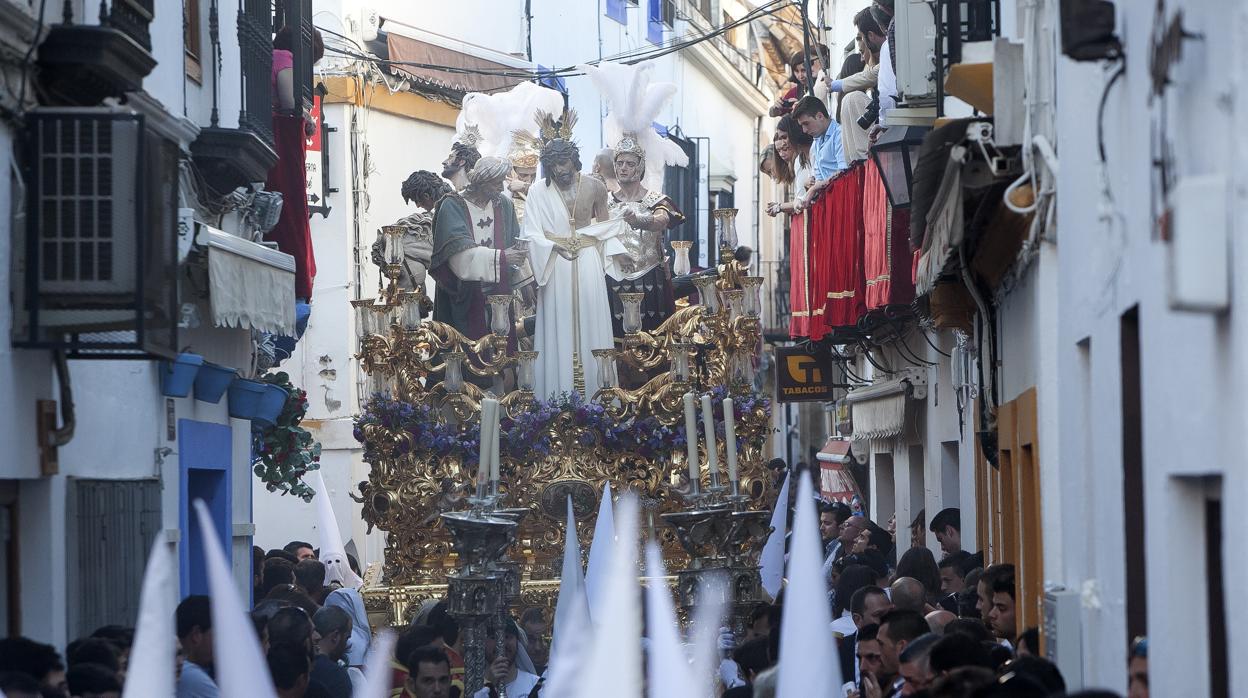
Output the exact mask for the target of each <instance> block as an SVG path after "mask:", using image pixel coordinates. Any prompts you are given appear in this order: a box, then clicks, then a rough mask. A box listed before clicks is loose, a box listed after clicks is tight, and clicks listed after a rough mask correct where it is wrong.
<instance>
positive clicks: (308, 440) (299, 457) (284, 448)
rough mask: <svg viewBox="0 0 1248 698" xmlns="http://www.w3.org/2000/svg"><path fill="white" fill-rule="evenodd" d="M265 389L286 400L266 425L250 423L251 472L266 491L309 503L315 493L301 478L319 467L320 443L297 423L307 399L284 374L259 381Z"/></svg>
mask: <svg viewBox="0 0 1248 698" xmlns="http://www.w3.org/2000/svg"><path fill="white" fill-rule="evenodd" d="M262 380H263V381H264V384H265V385H266V386H267V387H270V388H274V389H277V390H281V391H282V392H283V393H284V394H285V395H286V396H287V399H285V400H284V401H283V405H282V407H281V410H280V412H279V413H278V414H277V416H276V418H275V419H274V420H273V421H272V423H270V424H266V425H259V424H257V423H256V422H254V421H253V423H252V424H253V426H254V428H253V429H252V442H253V443H252V469H253V471H254V472H255V474H256V477H258V478H260V480H261V482H263V483H264V486H265V487H266V488H267V489H268V490H269V491H270V492H281V493H282V494H293V495H294V496H296V497H299V498H300V499H303V500H304V501H309V502H310V501H312V496H313V495H314V494H316V492H315V491H314V490H313V489H312V488H311V487H309V486H308V485H307V484H306V483H305V482H303V476H304V475H306V474H307V473H308V472H310V471H312V470H316V469H317V468H319V467H320V461H321V444H319V443H317V442H316V440H315V439H313V438H312V433H311V432H309V431H308V430H307V429H304V428H303V427H302V426H301V425H300V423H301V422H302V421H303V417H304V415H306V414H307V411H308V396H307V393H305V392H304V391H303V390H301V389H299V388H296V387H295V386H294V385H293V384H292V383H291V382H290V376H288V375H286V374H285V373H274V374H270V375H267V376H265V377H264V378H263V379H262Z"/></svg>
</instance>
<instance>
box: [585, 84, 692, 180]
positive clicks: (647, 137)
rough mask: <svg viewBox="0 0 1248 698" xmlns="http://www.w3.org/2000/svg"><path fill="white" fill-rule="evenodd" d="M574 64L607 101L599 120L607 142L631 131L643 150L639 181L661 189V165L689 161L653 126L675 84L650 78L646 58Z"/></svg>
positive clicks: (677, 146)
mask: <svg viewBox="0 0 1248 698" xmlns="http://www.w3.org/2000/svg"><path fill="white" fill-rule="evenodd" d="M577 67H578V68H580V69H581V70H584V71H585V73H586V74H587V75H589V79H590V80H591V81H593V83H594V86H595V87H597V88H598V91H599V92H601V93H602V97H603V99H605V100H606V102H607V109H608V112H609V113H608V115H607V119H606V121H605V122H604V123H603V135H604V136H605V139H606V142H607V144H608V145H610V146H614V145H615V144H616V143H617V142H618V141H619V140H620V138H622V137H623V136H624V134H626V133H631V134H633V137H634V138H636V139H637V142H638V144H640V145H641V147H642V149H643V150H645V151H646V176H645V178H644V180H643V184H644V185H645V187H646V188H647V189H651V190H655V189H662V188H663V166H664V165H674V166H677V167H684V166H686V165H688V164H689V157H688V156H687V155H686V154H685V151H684V150H683V149H681V147H680V146H679V145H677V144H676V143H675V142H674V141H672V140H669V139H667V138H664V137H662V136H660V135H659V134H658V132H657V131H655V130H654V121H655V119H657V118H658V116H659V112H661V111H662V110H663V107H664V105H666V104H667V102H668V100H670V99H671V98H672V96H673V95H675V94H676V85H675V84H674V83H670V82H652V81H651V77H652V76H651V73H652V72H653V70H654V65H653V64H652V63H650V62H642V63H638V64H636V65H625V64H623V63H600V64H598V65H597V66H592V65H581V66H577Z"/></svg>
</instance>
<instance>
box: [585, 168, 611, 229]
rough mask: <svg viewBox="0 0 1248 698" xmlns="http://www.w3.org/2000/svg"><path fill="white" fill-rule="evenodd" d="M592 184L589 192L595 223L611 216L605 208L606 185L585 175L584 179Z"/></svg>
mask: <svg viewBox="0 0 1248 698" xmlns="http://www.w3.org/2000/svg"><path fill="white" fill-rule="evenodd" d="M584 181H585V182H586V183H587V184H590V185H591V186H592V189H591V191H590V193H591V194H592V195H593V202H594V210H593V215H592V218H593V220H594V222H595V223H601V222H603V221H605V220H608V219H610V218H611V213H610V212H609V211H608V210H607V185H605V184H603V183H602V182H600V181H598V180H596V179H594V178H593V177H586V178H585V180H584Z"/></svg>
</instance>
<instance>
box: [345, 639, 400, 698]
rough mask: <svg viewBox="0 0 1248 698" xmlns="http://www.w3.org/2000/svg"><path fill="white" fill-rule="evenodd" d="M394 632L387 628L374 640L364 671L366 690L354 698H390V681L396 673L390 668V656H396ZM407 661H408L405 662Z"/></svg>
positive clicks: (353, 697) (354, 695) (353, 696)
mask: <svg viewBox="0 0 1248 698" xmlns="http://www.w3.org/2000/svg"><path fill="white" fill-rule="evenodd" d="M394 644H395V637H394V631H393V630H391V629H389V628H385V629H383V630H382V631H381V632H379V633H377V637H376V638H374V639H373V648H372V649H371V650H370V651H369V653H368V662H367V666H366V667H365V669H364V690H363V691H361V692H357V693H354V694H352V698H389V697H390V689H391V688H392V686H391V685H390V680H391V679H392V678H394V671H393V670H392V669H391V668H390V655H392V654H394ZM405 661H406V660H405Z"/></svg>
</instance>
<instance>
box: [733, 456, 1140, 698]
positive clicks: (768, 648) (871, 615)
mask: <svg viewBox="0 0 1248 698" xmlns="http://www.w3.org/2000/svg"><path fill="white" fill-rule="evenodd" d="M797 472H798V473H812V474H813V473H814V472H815V470H814V469H808V468H806V467H805V464H798V468H797ZM792 492H793V493H795V492H796V490H792ZM793 498H794V497H793V496H792V495H791V497H790V499H791V500H792V499H793ZM817 506H818V512H819V533H820V538H821V541H820V543H821V545H822V550H821V555H822V557H823V573H824V577H825V579H826V582H827V593H828V598H829V604H830V606H831V608H832V617H833V621H832V624H831V627H830V628H829V633H831V634H832V635H833V637H835V639H836V647H837V650H838V654H839V660H840V675H841V677H842V678H843V679H844V682H845V683H844V685H843V686H842V692H841V693H840V694H837V693H834V692H818V695H829V696H831V695H844V696H847V697H852V698H875V697H877V696H884V697H887V696H932V697H937V698H966V697H970V696H973V697H976V698H978V697H980V696H1037V697H1040V696H1065V695H1080V696H1097V697H1099V696H1113V695H1117V694H1115V693H1113V692H1109V691H1082V692H1079V693H1069V694H1068V693H1067V692H1066V689H1067V686H1066V684H1065V682H1064V680H1063V678H1062V675H1061V672H1060V671H1059V670H1058V668H1057V667H1056V666H1055V665H1054V664H1053V663H1052V662H1051V661H1049V660H1048V659H1046V658H1044V656H1043V654H1044V653H1043V648H1042V645H1041V639H1040V630H1039V628H1036V627H1030V628H1019V627H1018V624H1017V615H1016V593H1017V591H1016V590H1017V586H1016V583H1015V581H1016V580H1015V567H1014V565H1013V564H1010V563H1008V562H1006V563H997V564H991V565H987V566H985V565H984V554H983V553H982V552H974V553H973V552H969V551H966V550H963V549H962V521H961V512H960V511H959V510H958V509H956V508H948V509H943V510H941V511H940V512H939V513H937V514H936V515H935V516H933V517H931V520H930V521H928V520H927V519H926V515H925V512H923V511H920V512H919V513H918V515H917V516H916V517H915V519H914V521H912V522H911V524H910V527H909V536H908V537H906V536H903V537H901V538H900V539H899V538H898V535H897V529H896V519H895V517H894V518H891V519H890V520H889V521H888V522H887V524H886V525H884V526H881V525H880V524H879V523H877V522H876V521H873V520H871V519H870V518H869V517H868V516H867V515H866V514H865V513H864V512H863V510H862V507H861V506H860V503H859V501H858V500H857V499H855V500H854V502H853V505H852V506H851V505H849V504H845V503H842V502H828V501H824V500H822V499H821V500H819V501H818V503H817ZM795 508H796V507H795V503H793V502H792V501H791V502H790V517H791V516H792V515H793V514H792V512H793V511H794V509H795ZM790 530H791V529H790ZM928 533H930V534H931V535H932V537H933V538H934V539H935V541H936V543H937V544H938V546H939V548H940V554H941V557H940V558H939V559H937V557H936V555H935V554H933V552H932V550H931V549H930V548H929V547H927V541H928ZM907 538H908V539H907ZM792 553H793V551H792V550H789V551H788V554H789V555H792ZM783 604H784V592H783V591H782V592H781V593H780V594H779V595H778V596H777V599H776V601H775V603H774V604H765V605H762V606H760V607H759V608H758V609H756V610H755V612H754V613H753V616H752V623H751V626H750V632H749V634H748V636H747V637H746V638H743V639H744V642H743V643H741V644H740V645H739V646H737V647H736V648H735V649H734V650H733V651H732V653H731V657H732V660H733V661H734V662H735V664H736V665H737V667H739V671H738V675H737V676H727V677H726V678H725V685H729V686H731V687H730V688H729V689H728V690H727V691H725V693H724V694H723V695H724V697H725V698H747V697H750V696H753V697H754V698H771V697H772V696H774V695H775V689H776V676H775V671H776V665H777V663H778V659H779V654H780V643H779V637H780V632H779V626H780V620H781V618H782V616H783V614H782V612H781V609H782V606H783ZM1147 646H1148V643H1147V640H1146V639H1144V638H1140V639H1137V640H1136V641H1135V642H1134V643H1132V646H1131V652H1130V656H1131V664H1130V667H1129V677H1128V679H1129V691H1128V696H1129V698H1147V696H1148V649H1147ZM812 695H814V694H812Z"/></svg>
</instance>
